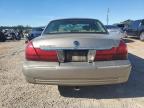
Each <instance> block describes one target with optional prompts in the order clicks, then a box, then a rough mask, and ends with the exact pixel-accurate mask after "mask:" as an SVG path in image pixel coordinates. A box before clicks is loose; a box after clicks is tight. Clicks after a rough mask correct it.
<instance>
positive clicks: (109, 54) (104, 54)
mask: <svg viewBox="0 0 144 108" xmlns="http://www.w3.org/2000/svg"><path fill="white" fill-rule="evenodd" d="M127 54H128V51H127V46H126V44H125V43H124V41H122V40H121V41H120V44H119V46H118V47H113V48H112V49H109V50H97V51H96V56H95V61H106V60H124V59H127Z"/></svg>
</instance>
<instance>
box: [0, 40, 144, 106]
mask: <svg viewBox="0 0 144 108" xmlns="http://www.w3.org/2000/svg"><path fill="white" fill-rule="evenodd" d="M126 42H127V44H128V48H129V59H130V61H131V63H132V65H133V68H132V72H131V76H130V79H129V81H128V82H127V83H126V84H119V85H109V86H91V87H82V88H81V90H80V91H79V92H76V91H74V90H73V89H72V88H70V87H69V88H67V89H63V88H60V87H59V88H58V87H57V86H50V85H33V84H28V83H27V82H26V81H25V79H24V76H23V74H22V63H23V61H24V46H25V44H24V41H17V42H4V43H0V108H51V107H54V108H69V107H70V108H71V107H73V108H80V107H84V108H87V107H90V108H144V42H141V41H139V40H136V39H126Z"/></svg>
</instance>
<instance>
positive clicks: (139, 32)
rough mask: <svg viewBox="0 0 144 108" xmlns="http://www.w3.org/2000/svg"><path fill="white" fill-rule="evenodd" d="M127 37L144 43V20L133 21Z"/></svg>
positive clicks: (127, 30)
mask: <svg viewBox="0 0 144 108" xmlns="http://www.w3.org/2000/svg"><path fill="white" fill-rule="evenodd" d="M125 34H126V37H127V36H129V35H130V36H134V37H137V38H139V39H140V40H142V41H144V19H143V20H136V21H133V22H132V23H131V24H130V25H129V26H128V28H127V29H126V32H125Z"/></svg>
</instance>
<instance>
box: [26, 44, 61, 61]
mask: <svg viewBox="0 0 144 108" xmlns="http://www.w3.org/2000/svg"><path fill="white" fill-rule="evenodd" d="M25 56H26V59H27V60H35V61H51V62H57V61H58V58H57V51H55V50H42V49H40V48H34V47H33V44H32V42H29V43H28V44H27V47H26V54H25Z"/></svg>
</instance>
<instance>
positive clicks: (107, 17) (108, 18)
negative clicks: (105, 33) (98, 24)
mask: <svg viewBox="0 0 144 108" xmlns="http://www.w3.org/2000/svg"><path fill="white" fill-rule="evenodd" d="M109 12H110V10H109V8H108V10H107V19H106V20H107V25H108V24H109Z"/></svg>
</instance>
